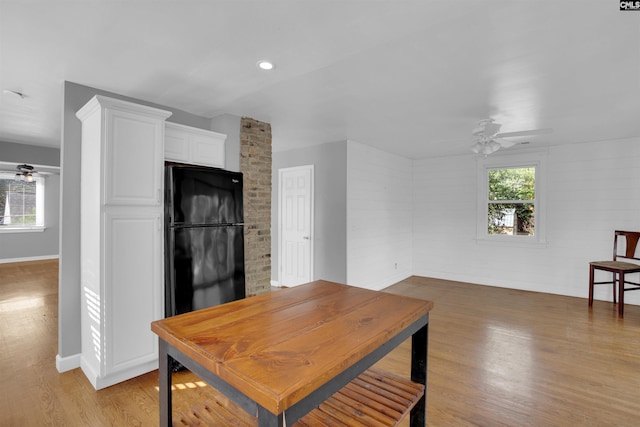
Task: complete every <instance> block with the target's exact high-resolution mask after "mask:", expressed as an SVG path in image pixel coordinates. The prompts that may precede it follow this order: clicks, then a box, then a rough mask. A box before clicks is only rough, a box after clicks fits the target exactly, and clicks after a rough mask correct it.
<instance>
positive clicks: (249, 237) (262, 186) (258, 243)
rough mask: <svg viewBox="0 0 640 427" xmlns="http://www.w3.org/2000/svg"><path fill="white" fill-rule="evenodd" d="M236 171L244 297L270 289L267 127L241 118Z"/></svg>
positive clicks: (246, 118)
mask: <svg viewBox="0 0 640 427" xmlns="http://www.w3.org/2000/svg"><path fill="white" fill-rule="evenodd" d="M240 171H241V172H242V173H243V175H244V176H243V178H244V223H245V226H244V256H245V275H246V289H247V296H251V295H259V294H262V293H265V292H269V291H270V290H271V125H270V124H269V123H264V122H259V121H257V120H254V119H250V118H248V117H243V118H242V120H241V122H240Z"/></svg>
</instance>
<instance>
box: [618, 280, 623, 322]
mask: <svg viewBox="0 0 640 427" xmlns="http://www.w3.org/2000/svg"><path fill="white" fill-rule="evenodd" d="M618 278H619V280H618V294H619V297H618V316H620V317H623V316H624V273H623V272H622V271H621V272H619V273H618Z"/></svg>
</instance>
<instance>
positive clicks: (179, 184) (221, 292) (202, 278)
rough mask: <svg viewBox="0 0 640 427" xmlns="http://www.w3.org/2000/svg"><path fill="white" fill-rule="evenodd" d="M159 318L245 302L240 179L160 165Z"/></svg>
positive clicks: (217, 172) (229, 174)
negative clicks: (162, 225)
mask: <svg viewBox="0 0 640 427" xmlns="http://www.w3.org/2000/svg"><path fill="white" fill-rule="evenodd" d="M165 191H166V194H165V232H166V235H165V257H166V259H165V316H166V317H170V316H174V315H176V314H181V313H187V312H190V311H194V310H199V309H201V308H206V307H211V306H214V305H219V304H223V303H225V302H229V301H234V300H237V299H241V298H244V297H245V278H244V232H243V231H244V230H243V229H244V223H243V206H242V174H241V173H238V172H230V171H226V170H222V169H215V168H204V167H196V166H186V165H177V164H167V165H166V166H165Z"/></svg>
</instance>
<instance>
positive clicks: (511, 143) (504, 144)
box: [493, 138, 518, 148]
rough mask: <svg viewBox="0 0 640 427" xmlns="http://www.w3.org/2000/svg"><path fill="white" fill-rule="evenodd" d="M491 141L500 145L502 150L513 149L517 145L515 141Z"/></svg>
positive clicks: (495, 139)
mask: <svg viewBox="0 0 640 427" xmlns="http://www.w3.org/2000/svg"><path fill="white" fill-rule="evenodd" d="M493 140H494V141H495V142H497V143H498V144H500V145H501V146H502V148H509V147H513V146H514V145H516V144H517V143H518V142H517V141H509V140H508V139H502V138H493Z"/></svg>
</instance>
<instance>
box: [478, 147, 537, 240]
mask: <svg viewBox="0 0 640 427" xmlns="http://www.w3.org/2000/svg"><path fill="white" fill-rule="evenodd" d="M546 163H547V153H546V152H527V153H516V154H511V153H509V154H493V155H491V156H486V157H481V158H478V164H477V166H478V177H477V183H478V192H477V194H478V202H477V203H478V204H477V214H476V218H477V225H476V234H477V235H476V239H477V241H478V242H480V243H487V242H489V243H497V244H517V245H546V243H547V232H546V224H547V215H546V175H547V174H546ZM524 167H533V168H535V180H536V182H535V199H534V220H535V225H534V229H535V232H534V235H533V236H522V235H504V234H489V233H488V231H487V223H488V215H489V208H488V206H489V170H491V169H515V168H524Z"/></svg>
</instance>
